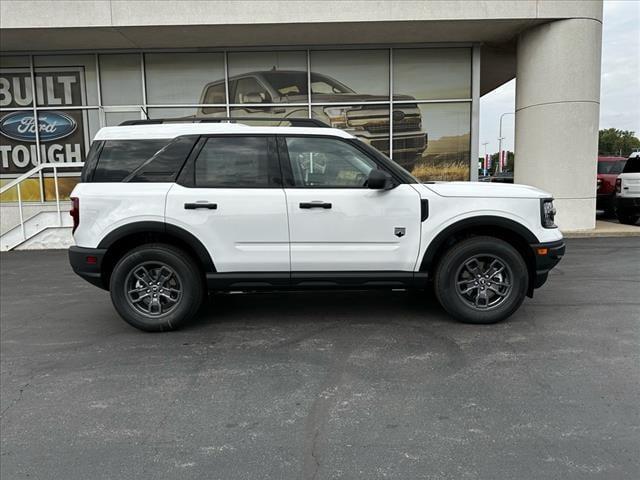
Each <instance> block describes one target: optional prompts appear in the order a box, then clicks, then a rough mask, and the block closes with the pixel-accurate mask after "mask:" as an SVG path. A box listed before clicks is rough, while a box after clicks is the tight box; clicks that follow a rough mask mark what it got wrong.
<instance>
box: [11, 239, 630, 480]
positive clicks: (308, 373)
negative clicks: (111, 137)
mask: <svg viewBox="0 0 640 480" xmlns="http://www.w3.org/2000/svg"><path fill="white" fill-rule="evenodd" d="M0 264H1V297H0V301H1V310H2V316H1V324H0V333H1V349H0V353H1V376H0V380H1V381H0V404H1V419H0V420H1V424H0V426H1V429H0V431H1V458H0V472H1V477H2V478H3V479H12V480H13V479H22V478H30V479H33V478H38V479H65V480H71V479H83V480H86V479H103V478H104V479H107V478H111V479H134V478H135V479H140V478H145V479H146V478H149V479H165V478H171V479H185V478H206V479H224V480H230V479H279V480H281V479H329V478H331V479H334V478H344V479H367V480H370V479H378V478H393V479H583V478H588V479H590V478H602V479H608V480H610V479H630V478H639V475H640V457H639V456H638V452H639V451H640V411H639V409H640V386H639V385H640V383H639V382H638V380H640V348H639V345H640V295H639V292H640V238H638V237H635V238H616V239H614V238H611V239H607V238H598V239H576V240H570V241H569V242H568V253H567V255H566V257H565V259H564V260H563V261H562V262H561V263H560V265H559V266H558V268H557V269H556V270H555V271H553V272H552V274H551V276H550V278H549V282H548V283H547V285H545V286H544V287H543V288H542V289H541V290H538V291H537V293H536V296H535V298H534V299H527V301H526V302H525V304H524V306H523V307H522V308H521V309H520V311H519V312H517V313H516V314H515V315H514V316H513V317H512V318H511V319H510V320H509V321H508V322H506V323H502V324H498V325H492V326H470V325H463V324H459V323H455V322H453V321H451V320H450V319H449V318H448V317H447V316H446V315H445V313H444V312H443V311H442V310H441V309H440V308H439V307H438V306H437V305H436V304H435V303H434V301H433V300H432V299H425V298H422V297H421V296H418V295H409V294H407V293H405V292H388V293H387V292H373V293H366V292H351V293H332V292H327V293H291V294H284V293H279V294H269V295H267V294H252V295H226V296H218V297H215V298H214V299H213V300H212V302H211V303H210V305H209V306H208V307H207V308H206V310H205V311H204V313H203V315H202V318H200V320H198V321H197V322H195V323H194V324H193V325H191V326H190V327H189V328H187V329H186V330H183V331H180V332H174V333H165V334H145V333H142V332H139V331H137V330H135V329H133V328H131V327H129V326H128V325H126V324H125V323H124V322H122V321H121V320H120V319H119V318H118V317H117V316H116V314H115V312H114V310H113V308H112V307H111V304H110V300H109V296H108V293H107V292H103V291H101V290H98V289H96V288H95V287H92V286H91V285H89V284H87V283H85V282H83V281H82V280H81V279H80V278H77V277H75V276H74V274H73V273H72V272H71V271H70V268H69V267H68V264H67V260H66V252H63V251H40V252H13V253H7V254H2V255H1V256H0Z"/></svg>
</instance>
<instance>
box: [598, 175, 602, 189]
mask: <svg viewBox="0 0 640 480" xmlns="http://www.w3.org/2000/svg"><path fill="white" fill-rule="evenodd" d="M601 186H602V179H601V178H599V179H598V191H600V187H601Z"/></svg>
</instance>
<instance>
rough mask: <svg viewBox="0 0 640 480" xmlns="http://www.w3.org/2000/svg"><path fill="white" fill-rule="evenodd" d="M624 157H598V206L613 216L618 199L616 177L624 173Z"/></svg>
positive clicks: (625, 160)
mask: <svg viewBox="0 0 640 480" xmlns="http://www.w3.org/2000/svg"><path fill="white" fill-rule="evenodd" d="M626 162H627V159H626V158H624V157H598V190H597V200H596V208H597V209H598V210H604V213H605V215H607V216H613V215H614V213H615V201H616V178H618V175H620V174H621V173H622V169H623V168H624V164H625V163H626Z"/></svg>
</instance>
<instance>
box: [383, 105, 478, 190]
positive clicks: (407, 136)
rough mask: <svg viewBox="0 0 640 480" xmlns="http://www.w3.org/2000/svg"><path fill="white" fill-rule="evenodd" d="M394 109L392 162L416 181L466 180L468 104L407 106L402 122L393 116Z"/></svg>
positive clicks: (468, 157) (468, 144) (467, 176)
mask: <svg viewBox="0 0 640 480" xmlns="http://www.w3.org/2000/svg"><path fill="white" fill-rule="evenodd" d="M397 107H398V105H394V122H393V159H394V160H395V161H396V162H398V163H399V164H400V165H403V166H404V167H405V168H406V169H407V170H410V171H411V172H412V173H413V175H415V176H416V177H418V178H419V179H420V180H425V181H427V180H469V175H470V170H469V162H470V150H471V143H470V140H471V104H470V103H425V104H417V105H416V104H411V108H406V109H405V111H404V113H405V116H404V117H403V118H401V115H399V114H396V112H397V111H398V109H397ZM418 112H419V114H420V129H419V131H416V129H415V128H414V127H415V125H414V122H415V117H413V115H415V114H416V113H418ZM409 115H411V117H409ZM408 118H411V120H410V121H409V122H408V123H407V120H408ZM418 132H419V134H418Z"/></svg>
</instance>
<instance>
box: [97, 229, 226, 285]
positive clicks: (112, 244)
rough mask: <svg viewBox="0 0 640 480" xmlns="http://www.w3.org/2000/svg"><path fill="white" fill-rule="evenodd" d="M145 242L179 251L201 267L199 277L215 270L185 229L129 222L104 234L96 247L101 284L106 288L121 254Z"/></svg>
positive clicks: (195, 239) (197, 243) (209, 258)
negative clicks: (100, 251) (100, 254)
mask: <svg viewBox="0 0 640 480" xmlns="http://www.w3.org/2000/svg"><path fill="white" fill-rule="evenodd" d="M145 243H166V244H169V245H173V246H175V247H178V248H180V249H182V250H183V251H185V253H187V254H188V255H190V256H191V257H193V259H194V260H195V261H196V262H197V264H198V265H199V266H200V267H201V270H202V274H203V278H204V276H205V275H206V274H207V273H214V272H215V271H216V268H215V264H214V263H213V259H212V258H211V255H210V254H209V252H208V251H207V249H206V247H205V246H204V245H203V244H202V242H200V240H198V239H197V238H196V237H195V236H194V235H193V234H191V233H189V232H188V231H186V230H185V229H183V228H181V227H178V226H176V225H172V224H169V223H163V222H154V221H144V222H133V223H128V224H126V225H123V226H121V227H118V228H116V229H115V230H113V231H112V232H110V233H109V234H107V235H106V236H105V237H104V238H103V239H102V241H101V242H100V244H99V245H98V247H97V248H101V249H105V250H106V253H105V256H104V259H103V261H102V266H101V270H102V281H103V284H104V285H109V278H110V276H111V272H112V271H113V268H114V267H115V265H116V263H117V262H118V260H119V259H120V258H121V257H122V255H124V254H125V253H126V252H127V251H129V250H131V249H132V248H135V247H137V246H140V245H144V244H145Z"/></svg>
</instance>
